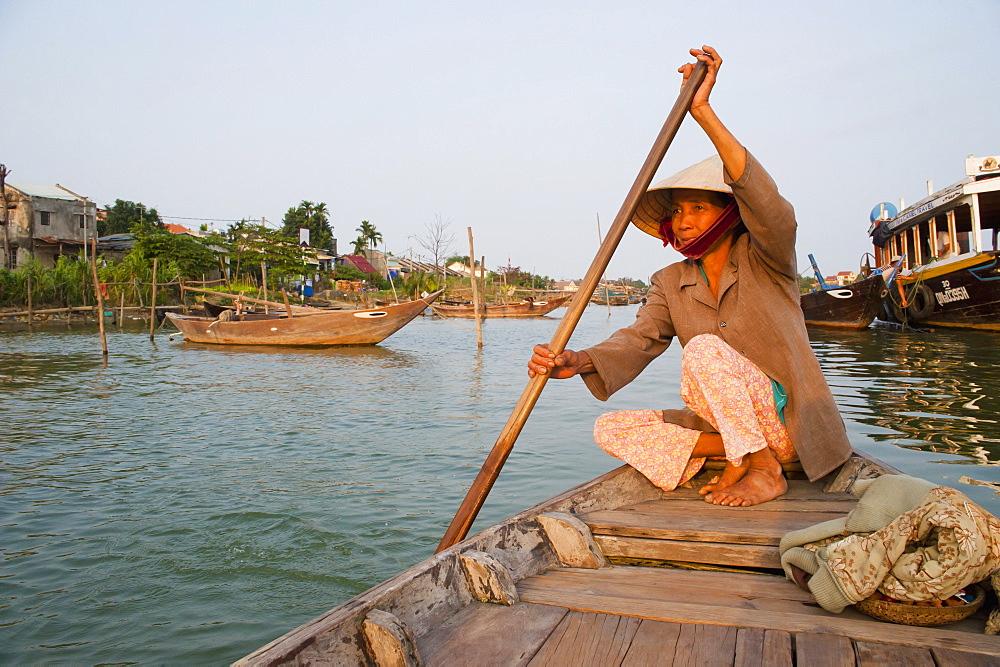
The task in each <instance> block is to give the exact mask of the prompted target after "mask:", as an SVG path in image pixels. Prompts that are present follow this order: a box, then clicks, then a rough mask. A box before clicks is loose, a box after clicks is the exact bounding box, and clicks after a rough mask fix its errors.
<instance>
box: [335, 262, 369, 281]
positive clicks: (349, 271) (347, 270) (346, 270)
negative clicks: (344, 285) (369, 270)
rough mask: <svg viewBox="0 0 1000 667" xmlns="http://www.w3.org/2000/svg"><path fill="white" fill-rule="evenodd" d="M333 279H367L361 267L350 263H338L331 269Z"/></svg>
mask: <svg viewBox="0 0 1000 667" xmlns="http://www.w3.org/2000/svg"><path fill="white" fill-rule="evenodd" d="M333 279H334V280H368V276H366V275H365V274H364V273H363V272H362V271H361V269H359V268H358V267H356V266H351V265H350V264H344V265H340V264H338V265H337V266H336V267H334V270H333Z"/></svg>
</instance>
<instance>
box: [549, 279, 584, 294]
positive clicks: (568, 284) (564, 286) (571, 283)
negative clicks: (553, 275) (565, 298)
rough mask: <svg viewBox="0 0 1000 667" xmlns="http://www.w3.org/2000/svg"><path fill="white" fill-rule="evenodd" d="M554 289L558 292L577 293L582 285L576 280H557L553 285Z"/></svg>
mask: <svg viewBox="0 0 1000 667" xmlns="http://www.w3.org/2000/svg"><path fill="white" fill-rule="evenodd" d="M552 289H554V290H555V291H557V292H576V291H577V290H578V289H580V283H578V282H577V281H575V280H557V281H555V282H554V283H552Z"/></svg>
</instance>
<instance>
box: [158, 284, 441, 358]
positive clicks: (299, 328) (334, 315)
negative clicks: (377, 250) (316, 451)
mask: <svg viewBox="0 0 1000 667" xmlns="http://www.w3.org/2000/svg"><path fill="white" fill-rule="evenodd" d="M439 294H440V292H435V293H434V294H431V295H429V296H427V297H424V298H422V299H417V300H416V301H410V302H407V303H401V304H398V305H390V306H383V307H381V308H369V309H364V310H333V311H319V312H317V313H314V314H308V315H296V314H295V311H294V310H293V317H284V316H279V315H270V316H265V317H264V318H263V319H243V320H240V319H232V320H225V319H215V318H212V317H195V316H191V315H178V314H175V313H167V317H168V318H170V321H171V322H172V323H173V325H174V326H175V327H177V329H178V330H180V332H181V333H182V334H183V335H184V340H187V341H190V342H193V343H218V344H221V345H321V346H325V345H372V344H375V343H378V342H381V341H383V340H385V339H386V338H388V337H389V336H391V335H392V334H394V333H396V332H397V331H399V330H400V329H401V328H403V327H404V326H405V325H406V324H407V323H408V322H410V321H411V320H412V319H413V318H415V317H416V316H417V315H420V314H421V313H422V312H423V311H424V310H425V309H426V308H427V307H428V306H430V305H431V303H433V302H434V299H436V298H437V297H438V295H439Z"/></svg>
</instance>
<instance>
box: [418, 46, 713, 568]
mask: <svg viewBox="0 0 1000 667" xmlns="http://www.w3.org/2000/svg"><path fill="white" fill-rule="evenodd" d="M705 72H706V65H704V64H703V63H701V62H699V63H698V64H696V65H695V67H694V71H693V72H692V73H691V76H690V78H688V82H687V83H686V84H685V85H684V87H683V88H681V92H680V95H679V96H678V97H677V101H676V102H674V106H673V108H671V109H670V113H669V114H668V115H667V120H666V121H665V122H664V123H663V128H662V129H661V130H660V134H659V135H658V136H657V137H656V141H655V142H654V143H653V147H652V149H651V150H650V151H649V155H648V156H647V157H646V161H645V162H644V163H643V165H642V168H641V169H640V170H639V175H638V176H636V179H635V183H633V184H632V189H631V190H629V192H628V195H627V196H626V197H625V201H624V202H623V203H622V207H621V209H620V210H619V211H618V215H617V217H615V221H614V222H613V223H612V225H611V228H610V229H609V230H608V235H607V237H605V239H604V243H602V244H601V247H600V249H599V250H598V251H597V256H596V257H594V261H593V263H591V265H590V268H589V269H588V270H587V275H586V276H585V277H584V279H583V284H582V285H581V286H580V293H581V294H586V295H590V294H593V293H594V290H595V289H596V288H597V283H598V281H599V280H600V278H601V274H602V273H603V272H604V270H605V269H606V268H607V266H608V263H609V262H610V261H611V257H612V255H614V253H615V250H616V249H617V248H618V244H619V243H620V242H621V240H622V237H623V236H624V235H625V230H626V229H627V228H628V224H629V222H630V221H631V220H632V217H633V216H634V215H635V210H636V208H638V206H639V199H640V198H641V197H642V195H643V193H645V192H646V189H647V188H648V187H649V184H650V183H651V182H652V180H653V176H654V175H655V174H656V170H657V169H658V168H659V166H660V162H662V161H663V156H664V155H665V154H666V152H667V148H668V147H669V146H670V144H671V142H672V141H673V139H674V136H675V135H676V134H677V130H678V129H679V128H680V126H681V122H682V121H683V120H684V117H685V116H686V115H687V111H688V107H690V106H691V100H692V99H693V98H694V93H695V91H696V90H697V89H698V86H700V85H701V82H702V81H703V80H704V78H705ZM588 301H589V299H586V298H584V299H571V300H570V305H569V308H568V309H567V311H566V314H565V315H564V316H563V318H562V320H561V321H560V322H559V326H558V327H557V328H556V332H555V333H554V334H553V336H552V340H551V341H550V342H549V349H550V350H552V351H553V352H555V353H556V354H559V353H560V352H562V351H563V350H564V349H566V343H568V342H569V338H570V336H571V335H572V333H573V330H574V329H575V328H576V325H577V323H579V321H580V317H581V316H582V315H583V311H584V309H586V307H587V302H588ZM548 379H549V376H548V374H545V375H536V376H535V377H533V378H531V379H530V380H529V381H528V385H527V386H526V387H525V388H524V391H523V392H522V393H521V398H520V400H518V402H517V405H516V406H515V407H514V411H513V412H512V413H511V415H510V418H509V419H508V420H507V423H506V425H504V428H503V430H502V431H501V432H500V437H499V438H497V442H496V444H495V445H493V449H492V451H490V454H489V456H487V457H486V462H485V463H483V467H482V469H481V470H480V471H479V474H478V475H477V476H476V479H475V481H474V482H473V483H472V487H471V488H470V489H469V492H468V493H467V494H466V496H465V500H463V501H462V505H461V506H460V507H459V508H458V512H457V513H456V514H455V518H454V519H452V521H451V525H449V526H448V530H447V531H445V534H444V537H443V538H442V539H441V543H440V544H439V545H438V548H437V551H438V552H440V551H443V550H444V549H447V548H448V547H450V546H452V545H453V544H455V543H457V542H460V541H461V540H463V539H465V536H466V535H467V534H468V533H469V529H470V528H471V527H472V523H473V522H474V521H475V520H476V516H477V515H478V514H479V510H480V509H482V506H483V504H484V503H485V502H486V497H487V496H488V495H489V493H490V489H492V488H493V483H494V482H496V479H497V477H499V476H500V470H501V469H502V468H503V464H504V462H506V460H507V457H508V456H509V455H510V452H511V450H512V449H513V448H514V442H515V441H516V440H517V436H518V435H519V434H520V433H521V429H522V428H523V427H524V423H525V422H526V421H527V420H528V416H529V415H530V414H531V410H532V408H534V406H535V402H536V401H537V400H538V397H539V395H541V393H542V389H544V388H545V382H546V381H547V380H548Z"/></svg>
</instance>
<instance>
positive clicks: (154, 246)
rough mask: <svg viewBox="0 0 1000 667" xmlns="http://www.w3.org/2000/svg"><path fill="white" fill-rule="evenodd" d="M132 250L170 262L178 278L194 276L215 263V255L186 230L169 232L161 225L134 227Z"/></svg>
mask: <svg viewBox="0 0 1000 667" xmlns="http://www.w3.org/2000/svg"><path fill="white" fill-rule="evenodd" d="M132 252H133V253H139V255H140V256H141V257H142V258H143V259H152V258H154V257H156V258H159V260H160V261H161V262H174V263H176V265H177V267H178V269H179V270H180V272H181V277H182V278H194V277H197V276H200V275H202V274H204V273H208V272H209V271H211V270H212V269H214V268H216V267H217V266H218V260H217V259H216V255H215V253H214V252H212V250H211V249H209V248H208V246H206V245H205V244H204V243H202V242H201V241H199V240H198V239H196V238H194V237H192V236H188V235H187V234H171V233H170V232H168V231H166V230H165V229H152V230H148V229H139V228H137V231H136V242H135V247H134V248H133V250H132Z"/></svg>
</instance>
